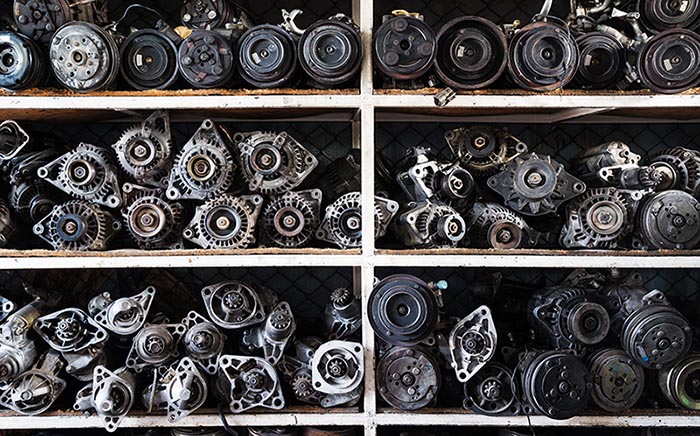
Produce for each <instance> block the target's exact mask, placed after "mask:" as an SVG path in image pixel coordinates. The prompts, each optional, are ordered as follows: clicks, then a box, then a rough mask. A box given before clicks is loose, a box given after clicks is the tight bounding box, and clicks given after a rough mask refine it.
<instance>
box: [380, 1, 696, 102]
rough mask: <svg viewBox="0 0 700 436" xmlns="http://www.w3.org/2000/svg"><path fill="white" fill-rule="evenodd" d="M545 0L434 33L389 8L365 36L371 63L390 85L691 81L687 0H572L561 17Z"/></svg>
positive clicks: (677, 88) (539, 86)
mask: <svg viewBox="0 0 700 436" xmlns="http://www.w3.org/2000/svg"><path fill="white" fill-rule="evenodd" d="M544 3H545V4H544V7H543V8H542V10H541V11H540V12H539V13H538V14H536V15H535V16H534V17H533V18H532V21H531V22H529V23H527V24H525V25H524V26H520V22H518V21H516V22H515V23H513V24H505V23H504V24H503V25H496V24H495V23H493V22H491V21H489V20H488V19H486V18H482V17H477V16H464V17H459V18H455V19H453V20H451V21H449V22H447V23H446V24H445V25H444V26H442V28H440V30H439V31H438V32H437V34H436V33H434V31H433V29H432V28H431V27H430V26H429V25H428V24H427V23H426V22H425V21H424V17H423V16H422V15H421V14H420V13H408V12H406V11H404V10H398V11H394V12H393V13H392V14H391V15H387V16H385V17H384V19H383V22H382V24H381V25H380V26H379V27H378V28H377V29H376V32H375V35H374V60H375V66H376V70H377V72H378V73H379V76H380V77H381V78H383V85H384V86H385V87H391V88H394V87H398V88H421V87H435V86H437V85H439V84H443V85H445V86H447V87H450V88H453V89H455V90H475V89H484V88H489V87H494V86H496V87H499V88H513V87H514V86H516V87H519V88H522V89H525V90H528V91H537V92H545V91H555V90H561V89H563V88H564V87H567V86H569V85H570V84H571V85H573V86H574V87H577V88H579V89H596V90H597V89H621V90H629V89H640V88H648V89H650V90H651V91H653V92H657V93H678V92H683V91H686V90H688V89H691V88H693V87H696V86H697V85H698V83H700V68H699V67H700V35H698V34H697V33H696V31H697V30H698V27H699V26H700V20H699V19H698V17H699V16H700V12H699V11H700V6H699V5H698V4H697V3H696V2H688V1H685V2H660V1H655V0H641V1H638V2H618V1H614V2H613V1H607V0H593V1H572V2H570V4H571V8H570V13H569V16H568V17H556V16H553V15H552V14H550V12H551V11H550V8H551V6H552V2H551V1H549V2H544ZM528 6H529V5H528ZM506 71H507V74H505V72H506ZM445 103H447V102H445ZM439 105H441V104H439Z"/></svg>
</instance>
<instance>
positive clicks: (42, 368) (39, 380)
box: [0, 350, 66, 416]
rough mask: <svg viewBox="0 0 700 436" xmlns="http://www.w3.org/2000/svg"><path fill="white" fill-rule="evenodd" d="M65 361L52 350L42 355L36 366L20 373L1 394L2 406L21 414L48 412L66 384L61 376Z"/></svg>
mask: <svg viewBox="0 0 700 436" xmlns="http://www.w3.org/2000/svg"><path fill="white" fill-rule="evenodd" d="M62 369H63V361H62V360H61V357H60V356H59V354H58V352H56V351H53V350H50V351H47V352H46V353H44V354H43V355H41V356H40V357H39V359H38V360H37V361H36V363H35V364H34V366H33V367H32V368H31V369H30V370H28V371H26V372H23V373H22V374H20V375H18V376H17V377H16V378H15V379H14V381H12V383H10V384H9V386H8V387H7V389H6V390H5V391H3V392H2V393H0V405H2V406H3V407H6V408H8V409H12V410H13V411H15V412H17V413H20V414H22V415H30V416H35V415H40V414H42V413H44V412H45V411H47V410H48V409H49V408H50V407H51V405H52V404H53V403H54V401H56V399H57V398H58V396H59V395H61V392H63V390H64V389H65V387H66V382H65V381H64V380H63V379H61V378H59V377H58V374H59V373H60V372H61V370H62Z"/></svg>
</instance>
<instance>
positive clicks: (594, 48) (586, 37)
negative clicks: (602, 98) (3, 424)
mask: <svg viewBox="0 0 700 436" xmlns="http://www.w3.org/2000/svg"><path fill="white" fill-rule="evenodd" d="M576 43H577V44H578V48H579V52H580V55H579V64H578V72H577V73H576V76H575V77H574V82H575V83H576V85H578V87H580V88H583V89H611V88H613V87H614V86H615V85H617V84H618V83H620V82H621V81H622V78H623V77H624V75H625V68H626V62H627V53H626V51H625V47H624V46H623V45H622V43H621V42H620V41H619V40H618V39H617V38H615V37H614V36H612V35H610V34H607V33H604V32H587V33H584V34H583V35H581V36H579V37H578V38H577V39H576Z"/></svg>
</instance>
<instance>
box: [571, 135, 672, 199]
mask: <svg viewBox="0 0 700 436" xmlns="http://www.w3.org/2000/svg"><path fill="white" fill-rule="evenodd" d="M640 159H641V157H640V156H639V155H638V154H636V153H634V152H632V150H630V148H629V146H628V145H627V144H625V143H623V142H619V141H613V142H606V143H604V144H600V145H598V146H596V147H591V148H587V149H586V150H584V152H583V154H582V155H581V156H579V157H578V160H577V162H576V166H575V169H574V170H573V171H572V172H573V173H574V174H576V176H577V177H579V178H580V179H581V180H583V181H584V182H585V183H586V184H587V185H588V187H609V186H612V187H617V188H621V189H635V190H636V189H638V190H648V189H653V188H656V187H657V186H658V185H659V183H661V182H662V179H663V175H662V173H661V171H659V170H658V169H656V168H654V167H640V166H639V161H640Z"/></svg>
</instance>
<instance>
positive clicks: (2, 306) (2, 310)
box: [0, 295, 17, 323]
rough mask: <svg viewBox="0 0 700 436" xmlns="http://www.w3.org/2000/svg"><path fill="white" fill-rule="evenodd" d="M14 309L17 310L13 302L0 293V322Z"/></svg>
mask: <svg viewBox="0 0 700 436" xmlns="http://www.w3.org/2000/svg"><path fill="white" fill-rule="evenodd" d="M15 310H17V305H16V304H15V302H14V301H12V300H9V299H7V298H5V297H3V296H2V295H0V323H2V322H4V321H5V320H6V319H7V318H9V316H10V315H12V313H13V312H14V311H15Z"/></svg>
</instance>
